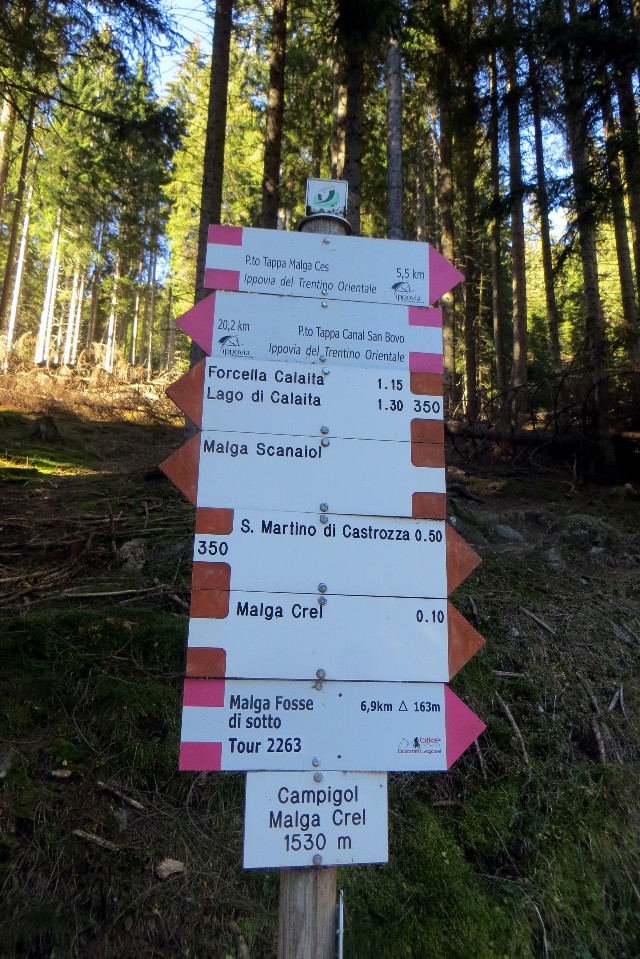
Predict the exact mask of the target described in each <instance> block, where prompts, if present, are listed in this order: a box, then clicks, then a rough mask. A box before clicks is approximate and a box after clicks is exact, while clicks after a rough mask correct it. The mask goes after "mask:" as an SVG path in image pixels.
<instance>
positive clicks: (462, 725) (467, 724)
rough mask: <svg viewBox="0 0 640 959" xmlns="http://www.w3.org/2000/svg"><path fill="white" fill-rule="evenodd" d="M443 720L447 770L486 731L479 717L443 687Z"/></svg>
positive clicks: (446, 687)
mask: <svg viewBox="0 0 640 959" xmlns="http://www.w3.org/2000/svg"><path fill="white" fill-rule="evenodd" d="M444 718H445V729H446V737H447V740H446V742H447V769H450V768H451V767H452V766H453V764H454V762H455V761H456V759H459V758H460V756H462V754H463V753H464V752H466V750H467V749H468V748H469V746H470V745H471V743H472V742H475V740H476V739H477V738H478V736H479V735H480V733H481V732H482V731H483V730H484V729H486V726H485V724H484V723H483V722H482V720H481V719H480V717H479V716H476V714H475V713H474V712H472V710H470V709H469V707H468V706H465V704H464V703H463V702H462V700H461V699H458V697H457V696H456V694H455V693H452V692H451V690H450V689H449V687H448V686H445V687H444Z"/></svg>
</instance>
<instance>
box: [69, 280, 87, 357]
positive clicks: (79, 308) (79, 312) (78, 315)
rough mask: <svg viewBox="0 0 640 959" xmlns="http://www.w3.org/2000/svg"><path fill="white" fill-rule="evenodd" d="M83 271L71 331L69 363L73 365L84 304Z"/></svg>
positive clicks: (76, 354)
mask: <svg viewBox="0 0 640 959" xmlns="http://www.w3.org/2000/svg"><path fill="white" fill-rule="evenodd" d="M86 279H87V278H86V276H85V275H84V273H83V274H82V276H81V277H80V290H79V291H78V305H77V307H76V319H75V328H74V333H73V344H72V346H71V365H72V366H75V365H76V361H77V359H78V340H79V339H80V327H81V326H82V306H83V304H84V288H85V284H86Z"/></svg>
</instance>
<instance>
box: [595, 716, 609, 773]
mask: <svg viewBox="0 0 640 959" xmlns="http://www.w3.org/2000/svg"><path fill="white" fill-rule="evenodd" d="M591 731H592V733H593V738H594V739H595V741H596V746H597V747H598V759H599V760H600V762H601V763H606V761H607V754H606V752H605V748H604V740H603V738H602V733H601V732H600V729H599V727H598V722H597V720H596V717H595V716H592V717H591Z"/></svg>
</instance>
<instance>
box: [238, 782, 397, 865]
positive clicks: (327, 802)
mask: <svg viewBox="0 0 640 959" xmlns="http://www.w3.org/2000/svg"><path fill="white" fill-rule="evenodd" d="M245 796H246V799H245V818H244V824H245V825H244V868H245V869H269V868H272V869H276V868H289V867H292V866H311V865H322V866H347V865H353V864H354V863H365V862H387V860H388V858H389V847H388V837H387V777H386V775H385V774H384V773H358V774H357V775H354V774H353V773H342V772H322V773H320V772H315V773H311V772H304V773H285V774H283V773H248V774H247V787H246V793H245Z"/></svg>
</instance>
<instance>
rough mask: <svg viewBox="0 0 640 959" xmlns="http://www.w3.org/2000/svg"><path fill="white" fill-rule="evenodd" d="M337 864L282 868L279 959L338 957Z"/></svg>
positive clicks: (310, 225)
mask: <svg viewBox="0 0 640 959" xmlns="http://www.w3.org/2000/svg"><path fill="white" fill-rule="evenodd" d="M300 232H302V233H324V234H333V235H334V236H335V235H339V236H344V235H345V233H346V232H347V230H346V228H345V225H344V224H343V222H341V220H340V218H338V217H323V216H321V215H318V216H313V217H309V218H308V219H307V220H306V222H304V223H303V224H302V227H301V231H300ZM337 875H338V870H337V869H336V867H335V866H312V867H303V868H301V869H281V870H280V923H279V936H278V959H335V955H336V929H337V922H336V888H337Z"/></svg>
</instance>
